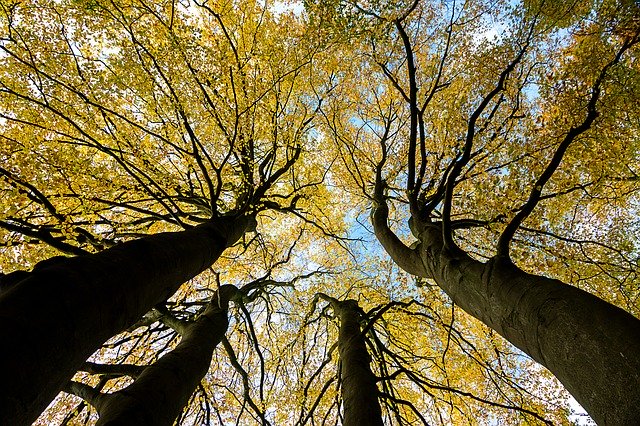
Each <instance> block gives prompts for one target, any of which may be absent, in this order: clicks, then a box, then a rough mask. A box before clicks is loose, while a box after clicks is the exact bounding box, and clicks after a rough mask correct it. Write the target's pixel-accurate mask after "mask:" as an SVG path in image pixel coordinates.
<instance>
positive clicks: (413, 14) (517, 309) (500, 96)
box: [327, 2, 640, 424]
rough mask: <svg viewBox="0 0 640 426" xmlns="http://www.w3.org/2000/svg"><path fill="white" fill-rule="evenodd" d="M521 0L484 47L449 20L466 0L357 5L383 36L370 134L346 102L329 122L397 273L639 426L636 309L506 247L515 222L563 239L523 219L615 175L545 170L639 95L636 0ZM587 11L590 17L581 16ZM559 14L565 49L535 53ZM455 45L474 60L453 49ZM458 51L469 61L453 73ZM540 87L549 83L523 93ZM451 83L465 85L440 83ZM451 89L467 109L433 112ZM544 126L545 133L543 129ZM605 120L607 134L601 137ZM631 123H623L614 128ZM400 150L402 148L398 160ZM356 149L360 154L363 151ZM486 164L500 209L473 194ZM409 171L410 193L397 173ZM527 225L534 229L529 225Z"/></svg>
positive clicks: (591, 404) (598, 416)
mask: <svg viewBox="0 0 640 426" xmlns="http://www.w3.org/2000/svg"><path fill="white" fill-rule="evenodd" d="M524 6H525V7H524V8H523V9H522V10H510V9H509V8H505V9H501V10H499V11H498V12H497V13H496V15H494V16H496V17H497V19H502V20H503V21H504V22H505V23H506V25H507V29H505V32H504V34H502V35H501V38H502V40H498V41H494V42H492V43H489V44H490V45H491V47H490V48H489V49H487V51H482V50H481V49H478V50H476V51H474V49H469V48H468V47H467V48H466V49H464V47H465V45H464V43H469V41H466V40H464V35H461V34H459V33H458V32H456V31H455V29H456V27H457V26H461V25H462V26H464V25H467V24H466V23H465V24H463V22H469V21H470V20H473V19H474V18H473V13H476V9H475V8H474V7H470V8H469V10H465V7H463V6H461V7H460V8H458V7H456V6H455V5H451V7H450V8H448V10H446V9H445V10H446V12H447V15H448V22H443V23H442V27H441V28H438V27H436V26H435V25H434V23H433V22H429V20H431V19H432V18H433V16H434V13H436V12H435V11H436V10H437V9H438V6H437V5H435V4H430V3H427V4H424V3H420V2H413V3H411V4H407V5H406V6H397V5H393V6H391V5H383V6H380V7H378V8H376V6H374V5H369V6H364V5H363V6H360V5H355V9H356V11H355V13H360V14H363V15H366V16H367V17H370V18H371V20H373V21H374V22H375V23H374V24H372V25H375V26H376V29H377V31H378V34H376V35H372V36H369V40H370V43H371V45H372V48H371V49H370V50H369V52H370V53H368V55H369V57H370V59H369V62H370V63H371V66H372V67H377V68H378V72H379V74H380V75H381V76H384V77H386V79H387V84H386V85H385V86H384V87H382V88H380V87H375V86H374V87H371V86H369V88H368V89H369V90H370V92H369V93H367V91H366V90H367V89H362V92H364V93H363V96H368V97H369V98H368V99H370V100H368V102H369V104H371V107H370V108H363V109H364V110H365V111H366V112H365V113H363V114H362V115H361V117H362V121H363V122H365V124H364V125H362V126H360V129H363V133H367V134H368V135H367V136H364V137H358V136H359V135H357V134H355V138H354V133H349V129H350V127H351V128H352V127H354V125H353V124H352V123H349V122H348V121H342V120H341V119H342V118H343V117H344V116H345V113H344V112H343V111H340V106H337V108H338V109H337V110H335V111H331V112H330V113H328V116H327V124H328V125H329V128H330V130H331V131H332V132H333V133H334V136H335V139H336V142H337V143H338V144H339V145H340V144H343V145H346V146H345V147H342V148H340V149H341V150H342V151H343V153H344V154H343V158H344V159H345V160H344V163H345V165H346V167H347V168H348V169H349V171H350V174H351V175H352V176H353V177H354V178H355V182H356V183H357V184H358V185H359V186H360V189H361V191H362V192H363V193H364V194H365V195H367V196H368V197H369V199H370V200H371V202H372V204H373V206H372V215H371V220H372V224H373V228H374V231H375V235H376V237H377V239H378V241H380V243H381V244H382V246H383V247H384V249H385V251H386V252H387V253H388V254H389V255H390V256H391V257H392V258H393V260H394V261H395V262H396V263H397V264H398V265H399V266H400V267H401V268H402V269H403V270H405V271H407V272H408V273H410V274H412V275H416V276H418V277H421V278H423V279H428V280H432V281H433V282H435V283H436V284H437V285H438V286H439V287H440V288H441V289H442V290H443V291H444V292H446V293H447V295H448V296H449V297H451V299H452V300H453V302H454V303H455V304H456V305H458V306H460V307H461V308H462V309H464V310H465V311H466V312H467V313H469V314H471V315H472V316H474V317H475V318H477V319H479V320H480V321H482V322H483V323H484V324H486V325H488V326H489V327H491V328H492V329H493V330H495V331H497V332H498V333H500V335H502V336H503V337H505V338H506V339H507V340H509V341H510V342H511V343H512V344H514V345H515V346H516V347H518V348H519V349H521V350H522V351H523V352H525V353H527V354H528V355H529V356H531V357H532V358H533V359H534V360H536V361H538V362H539V363H541V364H542V365H544V366H545V367H547V368H548V369H549V370H550V371H551V372H552V373H553V374H554V375H555V376H556V377H557V378H558V379H559V380H560V381H561V382H562V383H563V385H564V386H565V387H566V388H567V389H568V390H569V392H571V394H572V395H573V396H574V397H575V398H576V399H577V400H578V402H579V403H580V404H581V405H582V406H583V407H584V408H585V409H586V410H587V411H588V412H589V414H590V415H591V417H592V418H593V419H594V420H595V421H596V422H597V423H598V424H632V423H637V422H638V421H640V411H639V410H638V407H639V404H638V403H639V398H640V394H639V393H638V392H635V390H632V389H635V388H636V387H637V386H635V383H637V381H638V378H639V376H638V374H640V364H639V363H638V362H639V360H640V356H639V355H640V352H639V351H640V321H639V320H638V319H637V318H635V317H634V316H633V315H632V314H630V313H628V312H626V311H625V310H623V309H621V308H619V307H617V306H614V305H612V304H610V303H609V302H607V301H605V300H602V299H601V298H599V297H596V296H594V295H592V294H590V293H589V292H587V291H584V290H582V289H579V288H576V287H574V286H570V285H567V284H565V283H563V282H562V281H560V280H558V279H554V278H550V277H547V276H545V275H546V274H545V271H544V269H541V268H536V269H535V270H534V271H535V273H533V274H532V273H530V272H527V271H526V269H527V268H526V266H525V267H522V266H519V265H518V261H517V259H518V257H519V256H521V254H520V253H518V254H517V255H516V256H515V257H514V256H513V255H512V254H513V250H512V246H513V245H514V238H515V236H516V235H517V234H518V233H519V232H522V231H521V229H524V230H525V232H526V231H528V232H529V233H534V234H536V233H538V234H542V235H545V234H546V235H549V236H553V237H555V236H556V233H555V232H549V231H547V232H545V230H544V227H545V222H551V224H552V225H551V226H554V225H556V224H555V223H554V221H553V219H551V218H549V216H542V217H540V218H539V219H538V220H537V221H533V220H531V219H530V217H531V216H532V215H533V214H534V212H535V210H539V209H540V207H539V205H540V204H543V202H545V201H547V200H549V199H553V198H558V199H559V198H562V197H563V196H566V198H565V199H563V201H562V202H563V203H565V202H566V203H571V202H572V201H573V200H572V199H571V197H572V195H571V194H574V193H575V192H576V191H579V190H584V188H585V187H590V191H598V190H601V189H596V188H598V186H600V185H601V184H602V183H603V182H610V181H616V180H624V178H622V179H620V178H617V177H614V176H609V175H607V173H606V172H605V173H603V174H602V175H601V176H597V177H589V178H587V179H592V180H585V178H584V174H583V176H579V175H575V174H572V173H571V172H570V171H569V172H566V173H565V174H566V175H568V176H565V177H563V179H561V181H560V182H552V180H553V178H554V177H555V175H556V173H559V170H561V169H562V168H563V167H565V168H566V167H568V168H571V167H572V166H573V167H575V164H574V165H571V164H569V165H567V164H566V159H565V158H566V157H567V156H568V153H569V152H570V150H572V149H575V148H574V145H575V144H577V143H580V142H581V141H585V139H587V138H588V139H592V140H593V141H594V142H592V143H596V144H598V143H600V144H611V143H614V141H615V136H613V135H612V133H613V134H615V132H616V130H617V128H616V127H615V126H616V124H615V120H616V118H617V116H618V113H617V111H615V108H616V107H620V106H626V105H628V104H627V102H631V100H630V99H634V98H637V96H638V93H637V92H636V91H633V90H635V89H632V91H631V92H630V93H626V92H625V89H626V88H624V85H625V78H627V77H626V76H628V75H631V76H634V77H635V78H637V69H636V68H634V65H633V64H634V62H633V61H634V60H635V56H634V55H635V53H632V50H633V52H635V50H634V47H635V46H636V44H637V43H638V41H639V36H640V28H639V27H638V26H637V18H636V17H637V12H638V8H637V5H636V4H633V3H631V2H628V3H624V2H622V3H620V4H618V3H616V4H615V6H614V5H613V4H609V3H608V2H601V3H598V4H597V5H596V8H595V9H591V8H590V7H588V6H586V5H582V4H576V5H571V6H558V5H555V4H554V5H548V4H546V3H545V2H525V4H524ZM585 8H586V9H585ZM614 8H615V11H614ZM585 13H591V14H593V16H595V18H594V19H593V20H587V21H585V20H582V18H581V17H582V16H585V15H583V14H585ZM471 27H472V31H476V30H477V29H476V28H477V27H476V28H473V27H474V25H473V24H472V25H471ZM558 27H565V28H568V29H569V32H570V34H571V35H572V37H573V38H572V39H571V40H570V41H569V42H568V43H569V44H568V46H566V47H563V48H561V49H560V50H559V53H560V54H563V55H565V56H564V58H566V59H564V58H563V59H560V60H557V61H554V59H553V58H545V59H543V60H541V59H539V58H540V57H541V56H540V55H542V54H548V53H549V50H548V48H549V47H548V44H549V43H553V42H552V41H551V38H550V37H552V36H553V34H555V31H557V30H556V29H557V28H558ZM425 28H433V32H434V33H435V34H442V39H443V41H441V42H439V44H437V45H436V46H437V49H434V48H433V47H432V46H433V44H431V43H438V41H432V40H435V39H434V38H433V36H432V34H431V33H429V30H426V29H425ZM476 36H481V35H477V34H476ZM388 45H391V46H392V47H391V48H388V47H387V46H388ZM587 45H588V46H589V47H587ZM381 46H382V47H381ZM385 49H387V50H385ZM434 50H435V52H434ZM596 51H597V52H598V53H597V59H596V58H594V57H593V55H595V54H596V53H595V52H596ZM463 52H464V53H466V54H469V55H470V56H471V57H472V59H471V60H469V61H465V60H462V59H461V58H460V57H459V55H460V54H462V53H463ZM585 55H588V56H589V57H585ZM630 57H631V59H629V58H630ZM473 61H478V63H476V64H474V63H473ZM480 61H484V62H483V63H479V62H480ZM459 63H463V64H464V66H465V67H466V68H467V69H465V70H461V69H460V68H459V65H458V64H459ZM541 65H544V66H545V67H548V68H544V71H546V72H547V73H549V74H547V75H546V76H545V77H546V78H547V80H548V79H553V78H554V76H553V74H554V73H557V74H558V79H559V82H558V83H555V85H554V83H547V82H543V81H541V80H540V79H539V78H538V77H537V76H536V74H537V73H538V72H539V67H540V66H541ZM364 68H365V69H367V70H368V69H369V68H367V66H366V65H365V67H364ZM469 68H471V69H469ZM475 70H478V71H479V70H482V71H481V72H484V73H485V75H483V76H482V80H477V79H475V78H474V76H473V72H474V71H475ZM478 71H475V72H478ZM458 73H465V74H467V75H468V74H471V77H470V78H469V79H466V78H465V76H463V77H461V76H459V75H458ZM630 78H632V77H630ZM375 81H377V82H379V81H380V80H379V79H378V80H375ZM460 81H465V82H470V81H476V82H477V83H476V84H477V86H476V87H470V88H469V89H466V88H463V87H461V86H460ZM463 84H464V83H463ZM534 84H535V85H536V89H532V88H531V85H534ZM543 84H544V86H543ZM545 86H546V87H548V89H546V90H544V91H543V89H542V87H545ZM538 87H539V88H540V91H541V92H542V93H531V91H532V90H537V88H538ZM632 87H634V88H635V87H637V86H633V85H632ZM452 90H453V91H462V94H456V95H454V96H448V95H447V94H448V93H450V91H452ZM528 91H529V92H528ZM627 96H630V99H629V100H628V101H627V100H625V98H626V97H627ZM460 97H463V98H462V99H460ZM441 98H445V100H444V101H442V102H441V101H439V99H441ZM359 99H363V98H359ZM452 101H453V102H461V103H462V105H463V107H462V111H460V110H457V111H455V115H454V117H452V116H451V115H449V116H448V118H445V120H447V121H446V122H445V123H442V122H441V120H442V119H441V118H440V115H441V113H442V111H445V113H446V112H450V111H452V109H453V108H455V107H454V106H453V105H454V104H453V103H452ZM618 101H619V102H620V104H619V105H616V104H615V102H618ZM362 102H365V103H366V102H367V100H365V101H362ZM603 104H604V105H603ZM337 105H340V104H337ZM605 105H606V106H605ZM612 110H614V111H612ZM367 114H370V115H367ZM568 114H570V115H568ZM346 120H349V118H348V113H347V118H346ZM551 120H553V123H549V124H547V123H546V122H547V121H551ZM612 121H613V122H612ZM547 126H550V127H551V128H552V129H553V130H550V131H548V132H547V131H545V130H546V128H547ZM606 126H610V127H608V129H607V130H608V131H609V132H611V133H609V132H607V133H608V134H607V133H605V134H602V133H604V132H603V131H602V130H601V129H602V128H603V127H606ZM626 131H627V129H622V128H621V129H620V132H621V134H626ZM609 138H613V139H609ZM371 139H374V140H377V141H378V144H379V146H378V149H377V157H373V156H369V157H367V153H366V149H367V148H365V147H364V146H366V145H364V144H366V143H368V142H370V141H371ZM583 143H584V142H583ZM359 144H362V145H359ZM438 145H440V146H438ZM532 149H533V150H535V151H532ZM398 155H400V156H402V157H401V158H403V157H404V156H406V162H403V161H402V160H400V161H399V158H398ZM363 156H364V157H365V158H366V159H367V160H368V161H367V162H362V161H360V159H361V158H362V157H363ZM528 156H531V157H534V158H535V160H536V163H537V164H536V165H535V166H534V168H532V169H529V170H527V173H526V176H525V177H523V178H521V180H520V184H519V186H521V187H513V188H507V189H505V186H506V185H503V184H502V183H501V182H500V180H504V179H514V178H515V176H517V175H520V174H521V170H520V169H519V166H518V163H520V162H521V159H522V158H524V157H528ZM605 161H606V160H605ZM363 163H364V164H367V163H368V164H370V167H369V170H368V173H370V174H369V176H372V175H373V176H374V177H369V178H368V179H370V180H367V178H366V177H363V176H366V173H367V171H366V167H362V166H361V165H362V164H363ZM389 163H390V164H389ZM586 174H594V172H593V171H589V172H586ZM491 175H494V177H493V179H491V178H490V177H491ZM488 177H489V178H490V179H491V181H493V182H495V184H496V185H497V186H496V187H495V188H494V189H493V190H494V191H495V192H496V194H497V195H498V196H499V197H504V199H503V201H504V204H503V205H502V206H500V207H499V208H498V209H496V210H497V211H494V212H491V211H488V210H486V206H482V208H481V207H480V206H481V205H479V204H477V203H478V202H479V201H480V200H483V199H486V198H491V196H490V195H488V194H486V193H480V194H479V193H478V192H480V191H488V190H490V185H487V183H486V181H485V182H482V180H485V179H487V178H488ZM629 179H632V180H633V179H634V178H633V176H630V177H629ZM403 180H404V181H405V184H404V194H402V191H401V190H400V188H398V186H397V185H399V184H400V182H401V181H403ZM371 181H373V184H372V185H371V184H370V182H371ZM477 182H482V183H480V184H479V183H477ZM554 184H555V185H554ZM369 185H371V186H369ZM527 187H528V188H529V189H528V191H523V189H525V188H527ZM549 188H553V189H549ZM390 192H393V194H394V195H390ZM389 202H393V203H399V204H401V205H402V204H404V205H405V206H406V208H405V207H401V206H397V207H396V209H397V211H398V214H402V213H405V212H406V214H408V215H409V217H410V219H409V228H410V230H411V234H412V236H413V238H414V239H415V240H414V242H413V243H405V242H403V241H402V240H401V239H400V238H399V237H398V236H397V233H396V232H394V231H392V230H391V229H390V227H389V216H390V208H389ZM554 207H555V208H558V207H559V206H558V205H556V206H554ZM563 208H565V209H566V207H565V206H563ZM531 223H538V226H539V227H541V228H543V229H540V230H539V229H537V228H535V227H533V229H532V227H531V225H530V224H531ZM558 225H559V226H560V228H561V227H562V226H563V225H565V223H564V222H560V223H559V224H558ZM558 225H556V226H558ZM478 228H481V229H482V228H483V229H485V230H487V229H488V230H489V234H488V235H487V234H486V233H485V235H484V236H482V237H480V238H479V239H477V238H478V237H477V236H476V235H477V234H476V235H473V231H474V230H475V229H478ZM462 230H464V231H462ZM461 234H463V235H462V236H461ZM528 238H529V237H528ZM557 238H559V239H561V240H562V239H564V240H565V241H566V240H567V237H562V236H558V237H557ZM568 238H569V239H571V237H568ZM574 241H575V239H574ZM521 245H522V244H521ZM525 245H526V244H525ZM525 250H526V249H525ZM633 291H634V292H636V290H635V289H634V290H633Z"/></svg>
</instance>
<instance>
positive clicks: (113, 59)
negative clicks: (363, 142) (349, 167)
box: [0, 2, 321, 424]
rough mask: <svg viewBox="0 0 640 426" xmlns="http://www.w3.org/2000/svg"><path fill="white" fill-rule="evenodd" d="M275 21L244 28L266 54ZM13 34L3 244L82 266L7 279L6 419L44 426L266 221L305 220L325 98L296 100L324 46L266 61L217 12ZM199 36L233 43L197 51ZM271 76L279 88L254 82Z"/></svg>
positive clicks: (30, 8)
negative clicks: (88, 375)
mask: <svg viewBox="0 0 640 426" xmlns="http://www.w3.org/2000/svg"><path fill="white" fill-rule="evenodd" d="M198 13H199V15H198ZM265 13H266V12H264V11H260V10H252V9H251V8H249V9H247V10H241V11H239V14H238V15H236V16H238V19H240V18H239V17H240V16H242V17H243V19H246V20H247V25H246V27H245V28H243V30H245V31H248V32H249V33H248V35H250V36H253V37H256V40H254V41H255V42H256V43H258V38H264V37H265V35H264V34H265V33H264V32H265V31H268V29H267V28H266V27H267V25H266V24H265V28H262V27H261V26H260V25H261V24H262V23H263V22H266V21H265V20H266V19H269V18H268V17H267V16H266V15H265ZM3 18H4V21H3V25H4V27H3V44H2V47H1V48H2V52H3V56H2V61H3V62H4V64H3V71H2V76H1V77H0V79H1V83H0V91H1V93H2V101H1V102H2V104H3V111H6V112H3V113H2V119H3V136H2V138H3V146H2V150H3V157H4V160H5V161H4V162H3V163H6V164H7V165H8V166H7V168H2V170H1V171H0V173H2V176H3V182H4V184H5V185H6V186H5V188H6V189H7V191H8V192H10V193H14V194H16V195H18V199H14V200H13V201H12V202H10V203H6V204H5V207H6V208H7V209H6V211H5V213H4V215H3V219H2V227H3V228H4V229H5V230H7V231H10V232H11V233H12V235H14V236H17V238H18V239H22V238H24V237H27V238H29V239H35V240H36V241H37V242H42V243H46V244H47V245H48V246H50V247H51V248H53V249H57V250H60V251H62V252H64V253H68V254H74V255H77V256H76V257H71V258H64V257H57V258H52V259H48V260H46V261H43V262H39V263H37V264H36V265H35V267H34V268H33V270H32V271H31V272H23V271H15V272H12V273H11V274H8V275H5V276H3V277H2V300H1V301H0V303H1V308H0V312H1V313H2V314H1V315H2V318H3V321H2V337H3V340H4V342H5V344H6V345H7V348H8V349H7V350H6V351H3V354H2V361H3V376H4V377H5V380H4V381H3V384H2V390H1V391H0V394H1V395H2V398H1V402H0V413H2V415H1V417H2V419H3V421H4V422H8V423H12V424H27V423H30V422H32V421H34V420H35V419H36V417H37V416H38V415H39V414H40V412H41V411H42V410H43V409H44V408H45V407H46V405H47V404H48V403H49V402H50V401H51V399H52V398H53V397H54V396H55V395H56V394H57V393H58V392H59V390H60V389H61V388H62V386H63V385H64V384H65V383H66V382H67V381H68V380H69V379H70V378H71V376H72V375H73V374H74V373H75V372H76V371H77V369H78V368H79V367H80V366H81V365H82V363H83V362H84V361H85V360H86V359H87V358H88V357H89V356H90V355H91V354H92V353H93V352H94V351H95V350H97V349H98V348H99V347H100V345H101V344H102V343H103V342H104V341H106V340H107V339H109V338H110V337H112V336H114V335H115V334H117V333H119V332H121V331H122V330H124V329H126V328H127V327H129V326H131V325H132V324H133V323H135V322H136V321H137V320H138V319H139V318H140V317H141V316H142V315H144V314H145V313H146V312H147V311H149V310H150V309H151V308H152V307H153V306H155V305H157V304H158V303H161V302H163V301H165V300H167V299H168V298H169V297H170V296H171V295H172V294H173V293H175V291H176V290H177V289H178V287H179V286H180V285H182V284H183V283H185V282H186V281H188V280H190V279H191V278H193V277H194V276H196V275H197V274H199V273H201V272H202V271H203V270H205V269H207V268H209V267H210V266H211V265H212V264H213V262H214V261H216V259H217V258H218V257H219V256H220V254H221V253H222V252H223V250H225V249H226V248H228V247H231V246H233V245H234V244H235V243H236V242H237V241H238V240H239V239H240V238H242V236H243V235H244V234H245V232H247V231H251V230H255V223H256V219H255V216H256V214H257V213H258V212H260V211H264V210H266V209H276V210H280V209H281V210H289V209H293V208H294V206H295V204H296V203H297V200H298V199H299V198H300V197H301V196H302V195H303V192H304V188H305V186H306V187H307V188H308V187H313V186H314V185H315V184H316V183H314V180H313V179H314V178H315V175H314V173H313V172H311V171H310V170H307V173H306V174H307V176H308V177H309V179H306V177H307V176H305V177H304V178H303V179H299V178H298V177H297V176H296V175H295V174H293V167H294V164H295V163H296V162H297V161H298V159H299V158H300V156H301V153H302V142H303V140H304V139H306V138H307V134H308V131H309V128H310V126H309V124H310V123H311V119H312V117H313V114H314V112H313V108H314V105H313V103H314V102H318V99H317V98H314V99H311V100H310V101H309V102H307V103H305V101H304V100H299V99H293V98H291V96H292V95H293V94H294V93H297V91H298V89H297V87H296V86H295V85H294V84H293V82H294V81H295V80H296V79H297V78H298V77H299V75H300V73H301V72H302V70H303V69H304V68H305V67H308V65H309V62H310V58H311V56H312V55H313V45H310V46H309V49H307V50H304V51H303V50H298V54H297V55H293V57H292V58H291V60H290V61H285V62H280V60H279V58H274V57H267V56H264V57H263V59H260V60H256V56H255V51H254V50H253V49H254V46H253V45H251V44H249V45H247V44H245V43H244V41H243V40H236V39H235V36H234V37H232V36H231V35H230V34H229V33H228V31H227V25H228V24H227V23H225V21H224V20H222V18H221V16H220V15H219V12H218V11H216V10H213V9H211V8H209V7H207V6H206V5H200V6H198V9H197V11H193V10H190V9H189V8H184V7H182V5H153V7H151V6H149V5H147V4H145V3H139V4H135V5H134V4H132V5H129V4H122V5H118V4H115V3H110V4H99V3H91V4H84V3H69V4H58V3H56V2H43V3H38V2H34V3H32V4H31V3H29V4H17V3H16V4H13V3H12V4H7V5H3ZM227 18H228V19H231V17H227ZM198 19H201V20H204V21H206V22H207V23H215V24H216V25H217V28H218V30H213V28H210V27H207V28H209V29H208V31H210V33H208V34H206V35H203V40H202V42H201V43H196V44H194V43H193V42H192V40H191V39H190V38H186V37H185V35H188V36H189V37H190V36H191V35H193V33H194V32H195V31H196V30H197V28H198V22H197V21H198ZM233 19H235V18H233ZM41 20H49V21H48V22H51V23H53V25H54V26H55V27H56V30H55V31H53V32H49V26H48V25H37V22H39V21H41ZM250 21H251V22H254V24H255V25H253V26H252V25H248V23H249V22H250ZM236 24H237V23H236V21H231V25H232V26H234V27H235V25H236ZM243 24H244V23H243ZM271 25H275V22H274V21H273V19H272V20H271ZM220 30H221V31H222V33H220V32H219V31H220ZM84 32H88V34H87V35H88V36H87V37H86V38H85V39H83V38H82V34H83V33H84ZM291 35H292V37H293V39H295V38H296V37H297V35H296V34H295V32H292V34H291ZM111 37H113V38H111ZM43 40H47V41H46V42H43ZM283 42H285V41H284V40H283ZM166 43H169V44H170V45H171V46H173V48H171V49H168V50H167V48H168V45H167V44H166ZM285 43H286V42H285ZM216 44H217V45H216ZM223 45H224V47H222V46H223ZM256 45H257V44H256ZM110 49H111V51H112V52H117V54H116V53H110V52H109V50H110ZM167 53H169V56H167ZM207 56H209V57H208V58H207ZM227 59H230V60H232V62H230V63H229V64H228V65H227V64H226V63H225V62H226V60H227ZM218 60H220V62H219V64H220V65H219V66H218V65H214V64H216V63H218V62H217V61H218ZM200 61H204V62H202V63H201V62H200ZM205 64H208V65H207V66H212V67H213V68H207V69H202V68H201V65H202V66H204V65H205ZM276 65H277V67H276ZM69 66H71V68H68V67H69ZM263 70H264V71H265V72H271V77H272V78H270V79H266V78H261V79H260V80H255V79H253V80H251V81H249V80H248V77H247V76H248V75H251V73H260V74H261V75H263V74H262V71H263ZM210 73H214V74H217V75H218V76H225V78H224V80H218V81H217V82H215V83H214V82H212V81H211V80H210V78H211V75H212V74H210ZM185 78H187V79H188V81H189V84H187V80H185ZM136 79H137V80H136ZM191 85H193V87H196V88H198V90H197V91H196V92H192V91H190V90H186V89H187V88H189V89H190V88H191V87H192V86H191ZM107 86H109V87H107ZM221 92H222V93H221ZM318 96H321V93H318ZM229 100H233V101H232V104H231V105H229V104H228V103H227V102H228V101H229ZM25 132H26V133H25ZM150 159H151V160H150ZM30 162H33V164H35V163H37V162H40V164H42V168H41V169H38V168H37V167H36V168H34V167H28V168H21V166H22V165H25V164H29V163H30ZM52 173H53V174H52ZM172 173H174V174H173V175H172ZM52 179H53V180H54V181H55V183H54V184H52V185H49V184H48V182H50V181H51V180H52ZM93 185H97V187H98V188H100V189H97V190H94V188H93ZM163 224H166V225H169V226H166V225H163ZM154 225H155V227H154ZM152 227H154V228H153V229H152ZM167 229H170V230H172V231H173V232H158V231H163V230H167ZM179 229H182V230H179ZM145 234H154V235H151V236H143V235H145ZM140 236H143V237H142V238H137V237H140ZM11 238H13V237H9V239H10V240H11ZM132 238H137V239H134V240H132V241H126V242H122V240H124V239H127V240H129V239H132ZM25 242H27V243H28V241H25ZM10 244H11V243H8V244H5V245H10ZM105 247H110V248H108V249H106V250H103V249H104V248H105ZM100 250H102V251H100ZM21 251H22V249H21V248H20V247H19V248H18V252H21ZM92 251H95V252H96V253H91V252H92ZM25 260H26V259H25ZM36 341H38V344H37V350H34V342H36ZM144 376H145V375H143V376H142V377H144Z"/></svg>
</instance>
